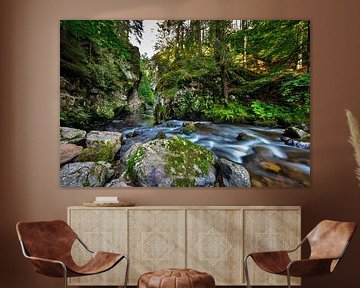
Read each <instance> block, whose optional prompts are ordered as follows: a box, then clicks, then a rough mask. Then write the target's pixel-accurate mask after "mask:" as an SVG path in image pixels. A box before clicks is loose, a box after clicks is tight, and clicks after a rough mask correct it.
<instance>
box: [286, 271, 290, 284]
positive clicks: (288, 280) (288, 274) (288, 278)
mask: <svg viewBox="0 0 360 288" xmlns="http://www.w3.org/2000/svg"><path fill="white" fill-rule="evenodd" d="M286 274H287V275H286V276H287V284H288V288H291V278H290V272H289V269H287V273H286Z"/></svg>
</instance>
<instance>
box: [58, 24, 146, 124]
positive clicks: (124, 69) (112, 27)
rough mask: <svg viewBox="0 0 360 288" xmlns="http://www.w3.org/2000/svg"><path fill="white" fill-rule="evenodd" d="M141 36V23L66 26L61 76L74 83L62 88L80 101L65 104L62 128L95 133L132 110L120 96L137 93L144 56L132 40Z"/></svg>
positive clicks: (63, 31)
mask: <svg viewBox="0 0 360 288" xmlns="http://www.w3.org/2000/svg"><path fill="white" fill-rule="evenodd" d="M141 32H142V21H139V20H134V21H128V20H126V21H125V20H124V21H113V20H104V21H102V20H101V21H99V20H63V21H61V22H60V39H61V41H60V75H61V76H62V77H63V78H64V79H65V80H66V81H64V82H65V83H68V85H67V86H64V85H63V86H61V89H62V92H64V94H68V95H71V97H72V96H73V99H76V100H75V101H67V100H66V101H62V102H61V112H60V119H61V123H62V124H65V125H67V126H70V127H79V128H84V129H89V128H91V125H92V124H93V122H94V120H96V121H99V120H100V121H108V120H110V119H113V118H114V117H115V116H117V115H118V114H119V113H121V112H123V111H125V110H126V109H125V108H126V106H125V105H127V104H126V103H124V102H125V101H123V100H121V99H119V98H120V96H119V95H127V94H128V93H129V90H130V89H134V88H135V89H136V88H137V87H136V86H137V80H138V79H139V78H140V53H139V51H138V48H136V47H134V46H132V45H131V44H130V42H129V39H128V37H129V33H135V34H136V35H137V36H141Z"/></svg>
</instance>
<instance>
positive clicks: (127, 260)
mask: <svg viewBox="0 0 360 288" xmlns="http://www.w3.org/2000/svg"><path fill="white" fill-rule="evenodd" d="M124 258H125V259H126V271H125V280H124V288H126V286H127V282H128V278H129V265H130V259H129V258H128V257H127V256H124Z"/></svg>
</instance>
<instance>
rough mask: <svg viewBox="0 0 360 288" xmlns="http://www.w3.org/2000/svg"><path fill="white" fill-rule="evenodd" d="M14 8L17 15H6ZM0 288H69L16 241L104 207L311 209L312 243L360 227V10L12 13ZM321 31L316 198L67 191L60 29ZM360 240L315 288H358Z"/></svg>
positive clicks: (169, 4) (70, 5) (296, 193)
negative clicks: (274, 26) (263, 26)
mask: <svg viewBox="0 0 360 288" xmlns="http://www.w3.org/2000/svg"><path fill="white" fill-rule="evenodd" d="M5 2H6V3H5ZM0 3H2V4H0V14H1V17H0V21H1V22H0V31H1V34H0V35H1V38H0V41H1V42H0V50H1V51H0V57H1V58H0V60H1V62H0V63H1V65H0V69H1V74H0V75H1V78H0V79H1V83H0V91H1V93H0V97H1V98H0V127H1V130H0V132H1V134H0V137H1V138H0V146H1V147H0V153H1V158H0V161H1V166H0V167H1V173H0V177H1V178H0V185H1V186H0V191H1V194H0V195H1V198H0V199H1V202H0V204H1V208H2V209H1V215H0V219H1V222H0V232H1V235H0V237H1V239H0V241H1V242H0V244H1V245H0V249H1V250H0V251H1V252H0V255H1V258H0V263H1V264H0V265H1V269H0V286H1V287H30V288H32V287H34V288H35V287H62V282H61V281H59V280H53V279H48V278H45V277H42V276H40V275H36V274H35V273H33V271H32V268H31V265H30V264H29V263H27V262H26V261H25V259H23V258H22V256H21V254H20V249H19V245H18V243H17V238H16V234H15V223H16V222H17V221H19V220H38V219H54V218H61V219H66V207H67V206H70V205H79V204H81V203H82V202H83V201H90V200H92V199H93V198H94V196H95V195H117V196H119V197H120V198H121V199H123V200H131V201H135V202H136V203H137V204H138V205H301V206H302V221H303V226H302V231H303V234H305V233H306V232H307V231H309V230H310V229H311V228H312V227H313V225H314V224H315V223H317V222H318V221H320V220H322V219H325V218H330V219H339V220H355V221H357V222H358V223H359V224H360V187H359V186H358V183H357V181H356V178H355V176H354V168H355V161H354V158H353V156H352V152H353V151H352V149H351V146H350V144H349V143H348V142H347V138H348V136H349V132H348V127H347V124H346V119H345V113H344V109H345V108H350V109H351V110H352V111H353V113H354V114H355V115H357V117H358V118H360V100H359V97H360V91H359V90H360V89H359V84H360V72H359V67H360V37H359V29H360V17H359V15H358V12H359V11H360V2H359V1H357V0H352V1H349V0H342V1H338V0H328V1H314V0H302V1H300V0H299V1H288V0H267V1H265V0H249V1H242V0H218V1H215V0H181V1H180V0H164V1H160V0H152V1H149V0H116V1H115V0H114V1H112V0H103V1H93V0H83V1H76V0H63V1H51V0H28V1H20V0H8V1H6V0H5V1H0ZM76 18H81V19H89V18H96V19H105V18H108V19H109V18H111V19H132V18H138V19H165V18H168V19H173V18H179V19H184V18H193V19H197V18H202V19H223V18H228V19H310V20H311V50H312V51H311V52H312V54H311V58H312V59H311V64H312V68H311V69H312V71H311V74H312V75H311V77H312V78H311V81H312V84H311V98H312V99H311V100H312V104H311V105H312V106H311V108H312V152H311V153H312V167H311V169H312V170H311V174H312V187H311V188H309V189H251V190H242V189H131V190H127V189H114V190H105V189H73V190H71V189H66V190H65V189H60V188H59V165H58V163H59V159H58V151H59V147H58V140H59V139H58V137H59V129H58V128H59V20H60V19H76ZM358 234H359V231H358V233H357V235H355V238H354V239H353V243H352V245H351V246H350V249H349V251H348V252H349V253H348V254H347V255H346V257H345V258H344V260H343V263H342V265H340V266H339V267H338V270H337V271H336V273H335V274H333V275H331V276H329V277H324V278H312V279H305V280H304V281H303V286H304V287H309V288H310V287H313V288H315V287H327V288H332V287H334V288H335V287H343V286H345V285H342V283H345V284H346V287H348V288H351V287H354V288H355V287H358V283H357V281H356V280H357V279H358V271H359V268H358V267H359V266H358V263H357V259H359V258H360V245H359V244H360V235H358Z"/></svg>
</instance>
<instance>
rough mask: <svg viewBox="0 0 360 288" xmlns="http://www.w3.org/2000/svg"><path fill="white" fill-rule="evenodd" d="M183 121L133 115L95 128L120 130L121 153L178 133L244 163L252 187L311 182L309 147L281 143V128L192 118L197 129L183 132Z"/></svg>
mask: <svg viewBox="0 0 360 288" xmlns="http://www.w3.org/2000/svg"><path fill="white" fill-rule="evenodd" d="M183 122H184V121H182V120H169V121H166V122H164V123H162V124H160V125H153V124H152V123H153V121H152V118H151V116H149V115H140V116H139V115H134V116H131V117H128V118H127V119H115V120H113V121H112V122H110V123H108V124H106V125H102V126H101V127H97V128H100V129H101V130H107V131H117V132H121V133H122V134H123V139H124V143H123V146H122V148H121V151H120V153H123V152H124V151H126V150H127V149H128V148H130V147H131V146H132V145H133V144H135V143H137V142H146V141H149V140H150V139H153V138H155V137H156V135H157V134H158V133H159V132H164V133H165V134H166V137H171V136H172V135H179V136H181V137H184V138H186V139H188V140H190V141H192V142H193V143H195V144H198V145H201V146H203V147H205V148H207V149H208V150H211V151H212V152H213V153H214V154H215V155H216V156H217V157H219V158H226V159H228V160H231V161H233V162H236V163H239V164H241V165H243V166H244V167H245V168H246V169H247V170H248V171H249V173H250V176H251V183H252V186H253V187H274V188H276V187H308V186H310V150H309V149H301V148H297V147H293V146H288V145H286V144H284V142H283V141H281V139H280V138H281V136H282V134H283V133H284V129H280V128H270V127H262V126H252V125H242V124H216V123H212V122H203V121H199V122H194V123H195V126H196V128H197V131H196V132H194V133H191V134H189V135H187V134H185V133H184V132H183ZM239 134H240V135H241V137H240V140H238V139H239V137H238V136H239Z"/></svg>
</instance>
